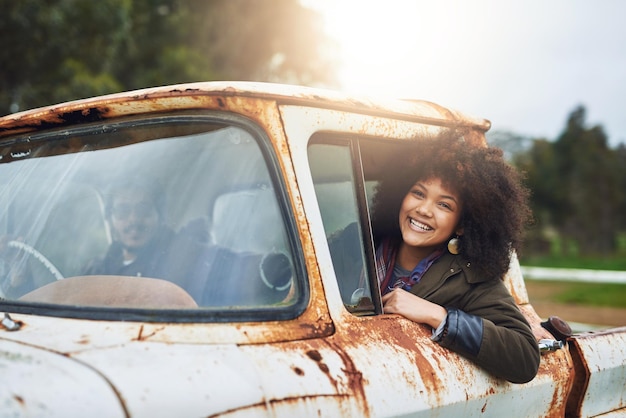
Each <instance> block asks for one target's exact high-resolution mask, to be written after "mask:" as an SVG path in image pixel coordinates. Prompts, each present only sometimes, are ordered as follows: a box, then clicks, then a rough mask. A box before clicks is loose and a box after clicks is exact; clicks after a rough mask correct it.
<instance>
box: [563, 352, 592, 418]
mask: <svg viewBox="0 0 626 418" xmlns="http://www.w3.org/2000/svg"><path fill="white" fill-rule="evenodd" d="M568 344H569V345H570V349H569V351H570V354H571V355H572V361H573V362H574V376H575V379H573V381H574V383H573V385H572V390H571V391H570V394H569V396H568V397H567V403H566V405H565V414H566V415H567V416H572V417H574V416H576V417H577V416H580V410H581V408H582V403H583V400H584V397H585V393H587V387H588V386H589V375H590V373H589V368H588V367H587V363H586V362H585V359H584V356H583V355H582V353H581V352H580V348H579V347H578V344H576V341H575V340H570V341H568Z"/></svg>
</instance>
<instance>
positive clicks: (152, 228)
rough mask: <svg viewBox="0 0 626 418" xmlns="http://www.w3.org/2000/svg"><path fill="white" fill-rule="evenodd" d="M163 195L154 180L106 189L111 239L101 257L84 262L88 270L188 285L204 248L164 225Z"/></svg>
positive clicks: (184, 233) (88, 272)
mask: <svg viewBox="0 0 626 418" xmlns="http://www.w3.org/2000/svg"><path fill="white" fill-rule="evenodd" d="M164 195H165V194H164V192H163V191H162V188H161V187H160V186H159V184H158V183H157V182H155V181H148V180H141V179H139V178H135V179H127V180H125V181H119V182H113V183H112V186H111V187H110V189H109V190H108V191H107V192H106V193H105V217H106V219H107V221H108V223H109V226H110V230H111V237H112V242H111V244H110V245H109V248H108V249H107V252H106V254H104V256H103V257H100V258H97V259H94V260H91V261H90V262H89V263H88V264H87V266H85V269H84V274H85V275H119V276H142V277H151V278H162V279H167V280H170V281H173V282H175V283H177V284H179V285H181V286H183V287H187V283H186V281H187V280H188V277H187V276H188V274H189V272H190V270H191V269H192V268H193V266H194V265H195V263H196V260H197V258H198V256H199V255H200V254H201V252H202V251H204V246H203V244H202V242H201V241H202V240H201V239H199V238H198V237H196V236H194V234H193V233H190V232H189V231H187V230H184V231H179V232H178V233H175V232H174V231H173V230H172V229H171V228H169V227H168V226H167V225H166V224H165V222H164V216H163V212H164V208H165V202H164Z"/></svg>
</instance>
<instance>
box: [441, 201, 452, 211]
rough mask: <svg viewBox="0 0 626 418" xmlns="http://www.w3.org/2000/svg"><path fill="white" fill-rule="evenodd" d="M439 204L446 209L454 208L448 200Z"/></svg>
mask: <svg viewBox="0 0 626 418" xmlns="http://www.w3.org/2000/svg"><path fill="white" fill-rule="evenodd" d="M439 206H441V207H442V208H444V209H448V210H452V206H451V205H450V204H448V203H446V202H441V203H439Z"/></svg>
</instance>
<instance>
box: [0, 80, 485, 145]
mask: <svg viewBox="0 0 626 418" xmlns="http://www.w3.org/2000/svg"><path fill="white" fill-rule="evenodd" d="M248 98H252V99H253V98H259V99H267V100H269V101H275V102H277V103H291V104H297V105H300V106H313V107H325V108H334V109H340V110H344V111H352V112H361V113H368V112H369V113H375V114H377V115H387V116H393V117H395V118H400V119H402V118H404V119H406V120H412V121H421V122H424V123H429V124H433V125H440V124H442V123H443V124H445V123H450V122H451V121H454V123H455V124H456V125H458V126H474V127H478V128H479V129H480V130H482V131H486V130H488V129H489V127H490V123H489V121H487V120H484V119H478V118H473V117H469V116H467V115H465V114H463V113H461V112H458V111H454V110H450V109H446V108H444V107H442V106H439V105H436V104H434V103H430V102H425V101H417V100H416V101H404V100H382V99H379V98H370V97H365V96H364V97H361V98H355V97H353V96H349V95H347V94H342V93H339V92H335V91H329V90H321V89H312V88H306V87H296V86H288V85H277V84H264V83H252V82H239V83H237V82H205V83H191V84H183V85H177V86H166V87H156V88H150V89H143V90H137V91H132V92H126V93H117V94H111V95H107V96H102V97H98V98H91V99H83V100H77V101H74V102H69V103H65V104H61V105H53V106H48V107H44V108H40V109H34V110H27V111H24V112H20V113H15V114H12V115H7V116H4V117H2V118H0V138H2V137H5V136H8V135H13V134H19V133H27V132H34V131H36V130H38V129H51V128H55V127H59V128H62V127H64V126H69V125H73V124H79V123H88V122H98V121H101V120H105V119H109V118H112V117H119V116H129V115H137V114H141V113H146V112H159V111H171V110H174V109H197V108H214V109H225V110H226V109H228V107H229V106H228V105H227V103H226V100H227V99H230V101H231V102H233V101H238V100H239V101H241V100H244V101H245V100H247V99H248Z"/></svg>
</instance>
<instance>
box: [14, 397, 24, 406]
mask: <svg viewBox="0 0 626 418" xmlns="http://www.w3.org/2000/svg"><path fill="white" fill-rule="evenodd" d="M13 399H15V400H16V401H17V403H19V404H20V405H22V406H24V405H25V402H24V398H22V397H21V396H20V395H13Z"/></svg>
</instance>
